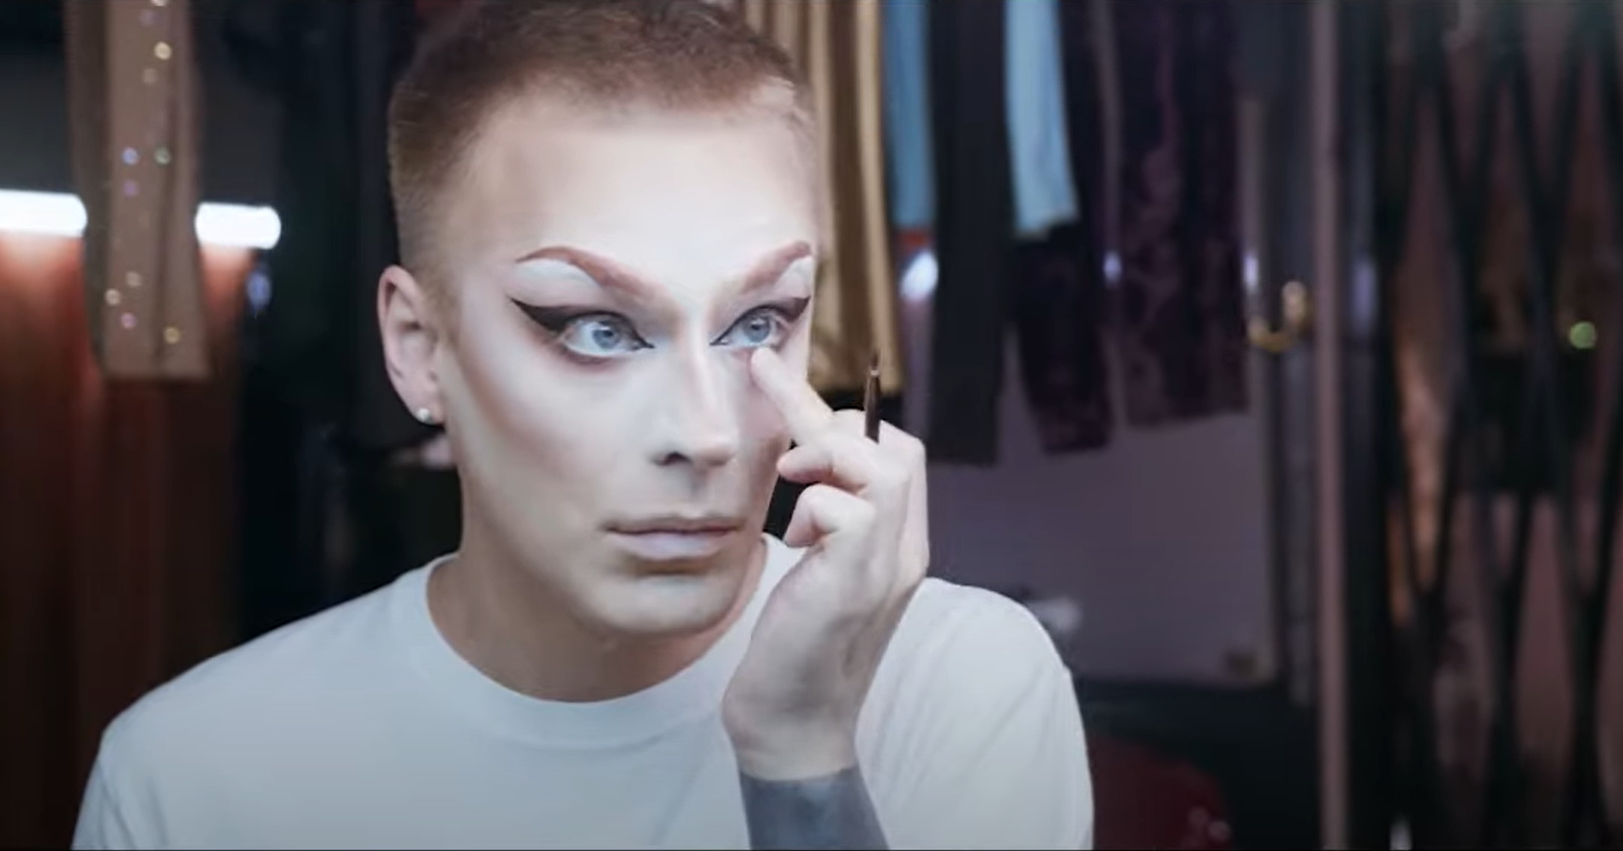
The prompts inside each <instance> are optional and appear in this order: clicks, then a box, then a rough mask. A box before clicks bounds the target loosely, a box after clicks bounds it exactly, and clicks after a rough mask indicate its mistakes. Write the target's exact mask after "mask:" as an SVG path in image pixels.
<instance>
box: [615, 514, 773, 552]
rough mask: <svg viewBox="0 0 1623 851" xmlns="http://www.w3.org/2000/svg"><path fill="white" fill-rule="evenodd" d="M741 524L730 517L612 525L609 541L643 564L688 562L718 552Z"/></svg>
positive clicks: (677, 518) (639, 521) (741, 526)
mask: <svg viewBox="0 0 1623 851" xmlns="http://www.w3.org/2000/svg"><path fill="white" fill-rule="evenodd" d="M742 528H743V523H742V522H741V521H739V520H737V519H734V518H730V517H674V516H673V517H655V518H645V519H636V520H628V521H622V522H617V523H613V524H611V525H610V526H609V527H608V532H609V537H610V538H612V539H613V540H614V542H615V543H616V544H618V545H619V546H620V547H621V548H623V549H625V550H627V551H628V552H630V553H631V554H632V555H634V556H636V557H637V558H640V559H643V560H646V561H687V560H693V559H703V558H709V557H711V556H714V555H716V554H717V553H719V552H721V551H722V549H724V548H725V547H726V546H727V543H728V541H730V540H731V539H732V536H733V535H734V534H736V533H737V532H738V531H739V530H740V529H742Z"/></svg>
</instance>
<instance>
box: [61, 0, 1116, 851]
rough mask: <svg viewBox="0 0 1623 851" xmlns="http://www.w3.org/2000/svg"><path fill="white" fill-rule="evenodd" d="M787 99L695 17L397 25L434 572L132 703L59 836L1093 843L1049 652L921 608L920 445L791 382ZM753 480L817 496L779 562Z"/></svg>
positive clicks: (283, 842) (511, 10) (774, 76)
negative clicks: (434, 434)
mask: <svg viewBox="0 0 1623 851" xmlns="http://www.w3.org/2000/svg"><path fill="white" fill-rule="evenodd" d="M810 103H811V98H810V96H809V94H808V92H807V89H806V87H805V85H804V83H803V82H801V81H800V79H799V78H798V77H797V76H796V73H795V71H794V70H793V69H792V67H791V64H790V62H789V60H788V59H787V58H786V57H785V56H784V55H783V54H782V53H781V52H780V51H779V50H778V49H776V48H775V47H774V46H772V44H771V43H770V42H769V41H766V40H764V39H763V38H761V37H759V36H758V35H756V34H755V33H754V32H753V31H752V30H751V29H750V28H749V27H748V26H747V25H746V24H745V23H744V22H742V21H741V20H740V19H738V18H737V17H735V16H734V15H733V14H732V13H730V12H729V11H727V10H725V9H722V8H720V7H718V6H716V5H714V4H711V3H706V2H702V0H554V2H548V3H515V2H489V3H483V4H478V5H472V6H469V7H468V8H464V9H461V10H459V11H457V12H455V13H453V14H452V17H451V19H450V20H449V21H448V22H447V23H445V24H443V25H442V27H441V28H440V29H438V30H436V31H435V32H433V33H432V34H430V35H428V36H426V38H425V40H424V42H423V43H422V44H421V45H420V47H419V51H418V54H417V55H416V56H415V57H414V59H413V61H412V63H411V65H410V66H409V68H408V69H407V71H406V72H405V73H404V75H403V76H402V78H401V80H400V82H399V83H398V86H397V88H396V90H395V93H394V95H393V99H392V102H391V105H390V116H389V122H390V126H389V151H388V156H389V164H390V170H391V182H392V185H391V189H392V192H393V194H394V198H395V202H396V208H397V216H398V224H399V233H400V237H401V265H398V266H394V267H391V268H389V269H387V270H386V271H384V272H383V274H382V277H381V280H380V283H379V287H378V315H379V321H380V323H381V326H382V331H383V341H384V342H383V345H384V349H385V358H386V363H387V367H388V371H389V375H390V378H391V380H392V381H393V384H394V387H395V389H396V390H397V392H398V393H399V395H400V397H401V399H402V400H403V401H404V403H405V404H406V406H407V407H408V409H410V410H412V411H414V412H416V413H417V415H418V416H419V417H420V418H422V419H424V420H426V421H431V422H436V423H442V424H443V425H444V427H445V432H446V435H447V439H448V440H449V442H450V444H451V448H452V453H453V455H454V457H455V462H456V467H457V470H458V472H459V474H460V479H461V488H462V491H463V513H464V518H463V535H462V539H461V542H460V545H459V547H458V549H457V550H456V551H455V552H454V553H452V554H450V555H447V556H445V557H443V558H440V559H438V560H436V561H434V562H432V563H430V564H428V565H426V566H424V567H422V568H420V569H417V570H414V571H412V572H409V573H407V574H405V575H404V576H402V577H401V578H400V579H399V580H398V581H395V582H394V583H393V584H392V585H390V586H388V587H385V588H383V589H381V590H378V591H376V592H374V593H371V594H369V595H366V596H363V597H360V598H357V599H355V600H352V601H349V602H347V603H344V604H342V605H339V606H337V607H335V608H332V609H330V610H327V611H325V612H322V613H319V614H316V615H314V616H312V617H310V618H307V619H305V620H303V621H300V622H297V623H294V624H291V625H289V626H286V627H283V628H281V629H279V630H277V631H275V632H272V633H270V634H268V635H266V636H263V637H261V638H258V639H256V640H254V641H252V642H250V643H248V644H246V645H244V646H242V647H239V648H236V649H234V650H232V651H229V652H227V653H225V654H223V655H221V656H218V657H216V658H214V659H212V660H209V661H207V662H204V663H203V664H201V665H199V666H197V667H196V668H194V669H193V670H191V671H189V672H187V673H185V674H183V675H182V676H180V677H179V678H178V679H176V680H174V681H172V682H170V683H168V684H166V685H164V686H162V687H160V688H158V689H157V690H155V691H153V692H152V693H150V694H148V695H147V696H145V697H144V698H142V699H141V700H140V701H138V702H137V703H136V704H135V705H134V706H133V707H131V708H129V709H128V710H126V711H125V712H124V713H123V714H122V715H120V716H119V717H118V718H117V719H116V720H115V721H114V722H113V723H112V724H111V725H110V726H109V727H108V729H107V731H106V733H105V735H104V736H103V740H102V743H101V748H100V751H99V754H98V756H97V759H96V761H95V765H94V768H93V770H92V773H91V777H90V779H89V782H88V784H87V787H86V792H85V796H84V802H83V806H82V809H81V812H80V817H79V823H78V828H77V833H76V836H75V839H74V845H75V846H76V847H79V848H159V847H163V848H201V847H209V848H246V847H254V848H293V847H324V848H339V847H394V848H431V847H462V848H472V847H482V848H505V847H572V848H585V847H614V848H631V847H682V848H706V847H731V848H740V847H756V848H767V847H868V848H877V847H930V848H943V847H954V848H971V847H1011V848H1014V847H1018V848H1043V847H1047V848H1060V847H1065V848H1079V847H1085V846H1087V845H1089V844H1090V843H1091V830H1092V800H1091V786H1090V779H1089V775H1088V767H1087V754H1086V748H1085V744H1084V736H1083V728H1082V722H1081V719H1080V715H1079V712H1078V708H1077V699H1076V694H1075V690H1074V686H1073V683H1072V679H1071V676H1070V674H1069V672H1068V671H1067V670H1066V667H1065V665H1064V664H1063V662H1062V661H1061V659H1060V657H1059V655H1058V653H1057V651H1056V650H1055V648H1054V646H1053V644H1052V642H1051V641H1050V640H1049V638H1048V637H1047V635H1046V634H1045V633H1044V631H1043V628H1042V627H1041V626H1040V625H1039V624H1038V623H1037V621H1036V620H1035V618H1033V617H1032V616H1031V615H1030V614H1029V613H1027V611H1026V610H1025V609H1023V608H1021V607H1020V606H1019V605H1018V604H1016V603H1014V602H1012V601H1010V600H1007V599H1006V598H1003V597H1001V596H999V595H996V594H993V593H991V592H989V591H983V590H978V589H972V588H968V587H962V586H957V585H953V584H950V583H947V582H944V581H940V580H938V579H934V578H925V574H926V568H927V565H928V561H929V554H928V532H927V528H926V521H927V510H926V489H925V465H924V462H925V457H924V451H923V449H922V447H921V445H920V443H919V441H917V440H915V439H914V438H912V437H910V436H909V435H907V434H905V433H904V432H902V431H900V430H898V429H896V428H894V427H892V426H890V425H888V424H887V425H885V426H883V428H882V431H881V433H880V434H879V436H878V440H877V441H873V440H870V439H868V438H867V437H866V436H865V435H864V429H863V417H862V415H861V413H860V412H857V411H838V412H836V411H831V410H830V409H829V408H828V407H827V406H826V405H825V404H824V403H823V401H822V399H821V398H820V397H819V396H818V395H817V393H816V392H814V391H813V390H812V388H811V387H810V386H809V385H808V384H807V382H806V378H805V376H806V367H807V362H808V357H809V345H810V341H809V336H810V334H809V330H808V318H809V311H810V310H811V307H812V297H813V284H814V282H815V279H816V269H817V266H816V264H817V259H818V247H819V245H820V244H822V239H821V237H822V234H823V233H824V231H825V223H826V217H825V214H827V213H829V212H830V211H827V210H825V209H824V208H823V206H822V203H821V201H820V198H821V195H820V193H819V191H818V189H817V187H818V186H819V185H820V183H819V178H818V171H817V170H818V169H819V168H821V167H822V166H821V164H820V163H818V161H817V156H816V151H817V150H818V148H817V145H816V143H815V137H814V123H813V116H812V113H811V111H810ZM833 212H837V211H833ZM791 444H792V448H791ZM779 476H781V477H782V478H784V479H787V480H790V481H793V482H797V483H800V484H803V485H807V487H806V489H805V491H804V492H803V493H802V495H801V496H800V498H799V500H798V503H797V504H796V507H795V511H794V514H793V519H792V520H791V522H790V524H789V526H788V528H787V531H786V532H785V534H784V536H783V539H782V540H779V539H777V538H773V537H771V536H769V535H766V534H765V533H764V532H763V520H764V517H765V513H766V509H767V505H768V501H769V497H770V495H771V492H772V490H773V487H774V486H775V484H776V481H777V479H778V477H779Z"/></svg>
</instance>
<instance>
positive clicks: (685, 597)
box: [592, 568, 744, 638]
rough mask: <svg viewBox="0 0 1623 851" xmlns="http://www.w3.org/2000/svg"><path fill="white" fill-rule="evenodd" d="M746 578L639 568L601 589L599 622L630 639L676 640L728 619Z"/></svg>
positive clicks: (701, 571)
mask: <svg viewBox="0 0 1623 851" xmlns="http://www.w3.org/2000/svg"><path fill="white" fill-rule="evenodd" d="M743 580H744V573H743V571H731V570H729V571H724V570H718V569H709V570H705V569H702V568H700V569H695V570H691V571H682V572H676V571H672V570H669V569H661V570H658V571H634V572H631V573H629V574H626V575H624V576H622V577H620V578H617V579H616V580H614V581H612V582H607V583H604V585H603V586H602V587H599V588H598V589H596V590H597V592H598V593H597V594H596V595H594V596H597V597H598V598H599V599H598V600H597V601H596V602H597V603H598V605H594V606H593V607H592V608H594V609H595V610H596V614H597V617H596V618H595V619H596V620H598V621H599V623H600V625H601V626H602V627H603V628H604V629H605V631H607V632H609V633H610V634H614V635H621V636H625V637H628V638H676V637H681V636H685V635H693V634H696V633H701V632H704V631H706V630H708V629H711V628H713V627H715V626H716V625H717V624H719V623H721V622H722V621H723V620H725V619H726V617H727V615H728V614H729V613H730V612H731V611H732V609H733V604H734V603H735V602H736V601H737V600H738V594H739V591H740V590H741V587H740V586H741V585H742V583H743Z"/></svg>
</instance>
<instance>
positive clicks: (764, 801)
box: [738, 766, 887, 849]
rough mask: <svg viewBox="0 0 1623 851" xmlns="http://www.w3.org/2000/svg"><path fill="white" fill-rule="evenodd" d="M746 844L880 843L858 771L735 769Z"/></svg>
mask: <svg viewBox="0 0 1623 851" xmlns="http://www.w3.org/2000/svg"><path fill="white" fill-rule="evenodd" d="M738 779H739V786H740V788H741V789H742V791H743V793H744V819H745V821H746V822H748V824H749V834H750V847H751V848H873V849H882V848H886V847H887V846H886V844H885V834H884V831H883V830H881V829H880V826H879V818H878V816H876V815H875V814H874V808H873V801H872V800H870V799H869V797H868V787H867V784H865V783H863V781H862V770H861V769H860V768H857V767H855V766H853V767H851V768H847V769H844V770H842V771H837V772H835V773H833V774H828V775H824V776H822V777H814V778H811V779H807V780H759V779H756V778H753V777H750V776H749V775H748V774H743V773H740V774H739V778H738Z"/></svg>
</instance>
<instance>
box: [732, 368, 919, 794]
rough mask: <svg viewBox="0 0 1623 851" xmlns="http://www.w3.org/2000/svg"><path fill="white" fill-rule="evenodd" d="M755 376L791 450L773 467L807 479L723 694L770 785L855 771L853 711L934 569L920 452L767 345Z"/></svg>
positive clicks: (739, 736)
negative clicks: (790, 562) (768, 590)
mask: <svg viewBox="0 0 1623 851" xmlns="http://www.w3.org/2000/svg"><path fill="white" fill-rule="evenodd" d="M750 369H751V374H752V375H753V377H754V380H755V382H756V384H757V386H759V387H760V389H761V391H762V392H763V393H765V395H766V396H767V397H768V398H769V399H771V400H772V403H773V404H774V405H775V406H776V407H777V409H778V411H779V412H780V414H781V415H782V416H783V418H784V421H785V423H786V424H787V426H788V429H789V433H790V436H791V437H792V438H793V440H794V443H795V446H794V447H793V448H792V449H790V450H789V451H788V452H787V453H785V454H784V456H783V457H782V458H781V459H780V460H779V462H778V473H779V475H781V476H783V477H784V478H785V479H788V480H790V481H792V482H797V483H800V484H806V485H809V487H807V488H806V490H805V491H804V492H803V493H802V494H801V496H800V500H799V502H798V503H797V504H796V506H795V511H794V515H793V517H792V519H791V520H790V522H789V528H788V531H787V532H786V533H785V535H784V540H785V542H786V543H788V544H789V545H790V546H792V547H797V548H802V547H803V548H805V549H806V553H805V556H804V557H803V558H802V559H801V561H800V563H799V564H798V565H796V566H795V567H794V568H792V569H791V570H790V572H789V573H788V575H787V576H785V577H784V578H783V580H782V581H781V582H780V583H779V585H778V587H777V588H776V589H774V591H773V593H772V595H771V596H770V597H769V598H768V599H767V601H766V604H765V606H764V607H763V609H762V612H761V616H760V620H759V621H758V622H757V624H756V626H755V631H754V634H753V636H752V637H751V641H750V646H749V650H748V651H747V652H746V653H745V656H744V659H743V661H742V663H741V664H740V665H739V668H738V671H737V673H736V674H734V676H733V680H732V682H731V684H730V685H729V687H728V689H727V695H726V698H725V700H724V701H723V709H722V717H723V720H724V722H725V725H726V728H727V732H728V734H729V735H730V737H731V738H732V741H733V745H734V749H735V750H736V752H737V754H738V760H739V768H740V771H741V772H742V773H743V774H744V775H746V776H747V777H749V778H754V779H757V780H762V781H792V780H801V779H809V778H820V777H828V776H832V775H834V774H836V773H838V772H842V771H846V770H849V769H852V768H854V767H855V766H856V745H855V740H856V725H857V716H858V714H859V712H860V711H861V709H862V703H863V700H864V699H865V698H866V697H867V694H868V688H869V685H870V684H871V683H872V682H873V677H874V672H875V670H876V669H877V668H878V666H879V661H880V659H881V658H882V656H883V655H884V652H885V647H886V646H887V645H888V644H889V642H890V637H891V634H892V633H893V632H894V631H895V629H896V625H897V623H898V622H899V621H900V620H901V616H902V613H903V611H904V610H905V609H906V607H907V603H908V600H909V599H910V598H911V597H912V594H913V591H914V589H916V588H917V587H918V584H919V582H920V581H921V580H923V578H924V575H925V570H926V568H927V567H928V564H929V560H930V559H929V535H928V529H927V526H926V524H927V518H928V513H927V510H926V508H927V507H926V503H925V498H926V497H925V479H924V447H923V445H922V444H920V442H919V441H918V440H917V439H915V438H914V437H912V436H911V435H909V434H907V433H905V432H903V431H901V430H899V429H896V428H893V427H891V426H889V425H885V426H884V427H883V428H882V430H881V432H880V437H879V440H878V441H877V442H875V441H872V440H869V439H867V438H866V437H864V435H863V417H862V412H860V411H850V410H848V411H839V412H835V411H833V410H831V409H830V408H829V407H828V405H826V404H825V403H824V402H823V400H822V399H821V398H820V397H819V396H818V395H817V393H816V391H814V390H813V389H812V387H811V386H810V385H809V384H807V383H806V381H805V379H804V378H803V377H801V376H799V375H797V374H796V373H795V372H794V371H793V370H791V369H790V368H789V367H788V366H787V365H786V364H785V363H784V362H783V361H782V359H780V358H779V357H778V356H777V355H776V354H775V353H773V352H772V351H771V350H769V349H759V350H757V351H756V352H755V353H754V355H753V357H752V359H751V361H750Z"/></svg>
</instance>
